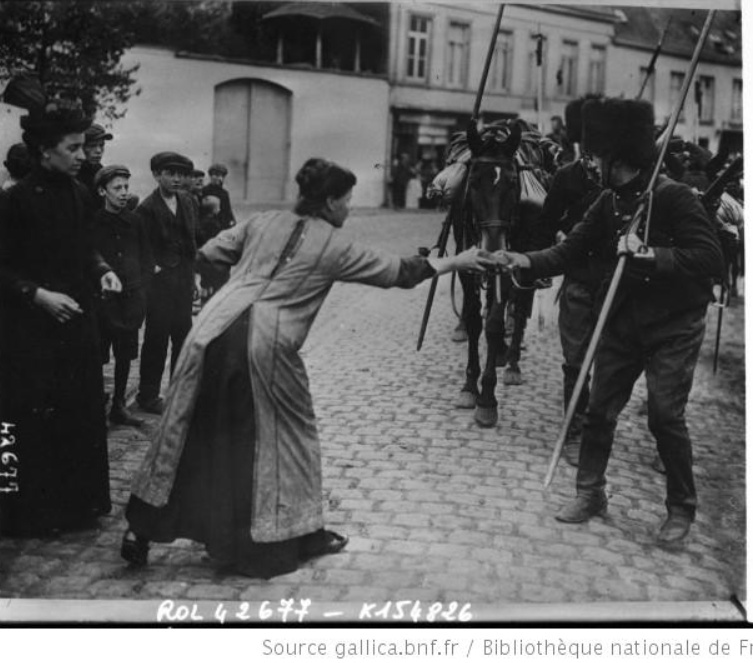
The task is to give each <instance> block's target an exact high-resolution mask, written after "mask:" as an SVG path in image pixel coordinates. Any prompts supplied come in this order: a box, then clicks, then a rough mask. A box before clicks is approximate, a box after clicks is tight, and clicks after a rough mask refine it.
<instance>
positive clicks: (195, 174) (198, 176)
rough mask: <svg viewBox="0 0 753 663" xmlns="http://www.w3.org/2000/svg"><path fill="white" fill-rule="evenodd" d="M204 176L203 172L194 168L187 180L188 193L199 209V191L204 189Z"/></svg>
mask: <svg viewBox="0 0 753 663" xmlns="http://www.w3.org/2000/svg"><path fill="white" fill-rule="evenodd" d="M205 176H206V173H205V172H204V171H203V170H199V169H198V168H194V169H193V170H192V171H191V176H190V180H189V183H190V186H189V187H188V192H189V193H190V194H191V195H192V196H193V198H194V200H195V201H196V204H197V205H199V207H201V190H202V189H203V188H204V177H205Z"/></svg>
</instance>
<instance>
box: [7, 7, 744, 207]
mask: <svg viewBox="0 0 753 663" xmlns="http://www.w3.org/2000/svg"><path fill="white" fill-rule="evenodd" d="M722 1H723V2H732V1H734V0H722ZM275 7H276V8H275V9H274V10H273V11H270V12H268V13H267V14H266V15H265V16H263V17H262V19H261V23H263V26H261V27H263V29H264V30H268V33H267V34H268V37H269V39H270V42H272V43H275V44H276V49H275V52H274V54H273V55H271V56H270V59H269V61H258V60H231V59H228V58H221V57H217V56H214V55H212V54H204V55H198V54H192V53H176V52H175V51H174V50H171V49H169V48H164V47H162V48H156V47H146V46H138V47H136V48H133V49H131V50H129V51H128V52H127V53H126V54H125V55H124V64H125V65H126V66H130V65H132V64H136V63H138V64H139V70H138V72H137V79H138V80H137V83H138V86H139V88H140V89H141V93H140V94H139V95H136V96H133V97H132V98H131V100H130V101H129V102H128V109H127V113H126V115H125V117H124V118H123V119H120V120H118V121H116V122H115V123H114V124H113V126H112V127H110V128H111V129H112V132H113V133H114V134H115V139H114V140H113V141H112V142H111V143H108V146H107V151H106V155H105V161H106V162H109V163H114V162H122V163H125V164H126V165H128V166H129V167H130V168H131V170H132V172H133V173H134V175H133V178H132V188H133V189H134V190H135V192H136V193H137V194H138V195H145V194H146V193H147V192H148V191H149V190H150V189H151V188H153V186H154V182H153V179H152V176H151V173H149V171H148V162H149V158H150V156H151V155H152V154H154V153H155V152H158V151H162V150H178V151H181V152H183V153H185V154H186V155H188V156H189V157H191V158H192V159H193V160H194V162H195V163H196V165H197V167H199V168H203V169H206V167H207V166H208V165H209V164H210V163H212V162H216V161H222V162H225V163H226V164H227V165H228V167H229V171H230V173H229V176H228V180H227V186H228V188H229V190H230V192H231V195H232V196H233V197H234V198H237V199H240V200H245V201H249V202H252V203H255V204H259V205H268V204H278V203H279V204H281V205H282V204H289V203H290V202H292V201H293V200H294V199H295V196H296V193H297V187H296V185H295V182H294V176H295V173H296V171H297V169H298V168H299V167H300V165H302V163H303V162H304V161H305V160H306V159H307V158H309V157H312V156H321V157H325V158H329V159H332V160H335V161H338V162H340V163H342V164H344V165H346V166H348V167H350V168H351V169H352V170H353V171H354V172H355V174H356V176H357V177H358V186H357V187H356V190H355V191H354V197H353V203H354V205H356V206H360V207H377V206H380V205H383V204H385V203H386V202H388V200H389V186H388V184H389V179H390V170H391V166H392V165H393V164H394V163H395V162H396V161H397V159H398V157H399V156H400V155H401V154H406V155H407V156H408V159H409V161H410V162H411V163H412V164H413V165H414V166H415V167H416V169H417V171H418V172H419V173H420V174H421V177H422V179H423V180H424V183H425V182H427V181H429V180H430V179H431V177H432V175H433V174H434V173H435V172H437V171H438V170H439V169H440V168H441V167H442V166H443V165H444V157H445V151H446V148H447V146H448V144H449V141H450V138H451V136H452V134H453V133H454V132H455V131H458V130H464V129H465V128H466V126H467V124H468V121H469V119H470V117H471V114H472V111H473V108H474V103H475V101H476V95H477V90H478V87H479V82H480V79H481V75H482V71H483V68H484V64H485V60H486V55H487V51H488V48H489V44H490V42H491V40H492V37H493V31H494V27H495V19H496V14H497V10H498V5H496V4H492V3H489V2H483V1H482V2H462V3H461V2H455V3H452V4H450V3H446V2H390V3H350V5H346V4H333V3H315V4H313V5H308V6H307V5H306V4H305V3H285V4H281V5H280V6H279V7H277V6H275ZM356 8H357V9H356ZM704 17H705V12H692V11H690V10H674V9H673V10H669V9H660V8H645V7H644V8H640V7H623V8H621V9H616V8H613V7H605V6H603V5H594V6H585V5H584V6H581V5H569V6H564V5H563V6H557V5H545V4H520V5H506V6H505V9H504V14H503V17H502V21H501V25H500V29H499V32H498V34H497V35H496V38H495V46H494V52H493V57H492V59H491V61H490V67H489V76H488V80H487V84H486V89H485V93H484V96H483V99H482V100H481V104H480V116H481V118H482V120H483V121H486V122H488V121H492V120H496V119H501V118H522V119H523V120H526V121H528V122H531V123H533V124H535V125H538V126H539V128H540V129H541V130H542V132H544V133H547V132H549V131H550V128H551V126H552V120H553V118H554V117H555V116H560V117H562V116H564V109H565V107H566V105H567V103H568V102H569V101H571V100H573V99H575V98H577V97H579V96H582V95H584V94H586V93H598V94H606V95H609V96H621V95H622V96H625V97H635V96H636V95H637V94H638V92H639V90H640V89H641V86H642V85H643V81H644V78H645V73H646V68H647V66H648V64H649V61H650V60H651V55H652V52H653V50H654V48H655V46H656V44H657V42H658V41H659V39H660V38H661V35H662V32H663V30H664V28H665V27H666V26H667V25H668V24H669V29H668V30H667V32H666V34H665V40H664V44H663V51H662V54H661V55H660V56H659V59H658V61H657V63H656V73H655V74H654V75H653V76H652V77H651V78H650V79H648V81H647V83H646V85H645V89H644V91H643V98H646V99H649V100H650V101H652V102H653V103H654V105H655V109H656V116H657V122H661V121H663V120H664V119H666V118H667V117H668V116H669V114H670V112H671V109H672V107H673V106H674V103H675V100H676V99H677V95H678V94H679V92H680V89H681V87H682V83H683V77H684V72H685V71H686V69H687V66H688V62H689V60H690V56H691V54H692V51H693V47H694V45H695V42H696V40H697V36H698V34H699V28H700V26H701V25H702V23H703V19H704ZM670 18H671V21H670ZM260 29H261V28H260ZM741 32H742V30H741V25H740V12H739V11H735V12H730V11H720V12H717V17H716V19H715V22H714V26H713V28H712V31H711V34H710V36H709V40H708V42H707V47H706V49H705V50H704V52H703V56H702V58H701V61H700V63H699V66H698V71H697V74H696V80H695V81H694V82H693V83H694V84H693V86H692V90H691V93H690V94H689V96H688V99H687V100H686V103H685V106H684V109H685V110H684V113H683V115H682V117H681V120H680V122H679V124H678V127H677V131H676V133H677V134H678V135H680V136H682V137H683V138H685V139H686V140H694V141H697V142H699V143H700V144H703V145H706V146H708V147H709V149H711V150H712V151H716V150H717V149H719V148H720V146H723V147H725V148H729V149H732V150H734V151H736V150H741V149H742V84H743V75H742V56H741V37H742V35H741ZM18 115H19V112H18V111H17V109H13V108H12V107H10V106H7V105H5V104H0V129H2V131H1V132H0V133H1V136H2V137H1V138H0V150H2V153H3V154H5V152H6V151H7V148H8V147H9V146H10V144H12V143H13V142H16V141H18V140H19V139H20V130H19V128H18Z"/></svg>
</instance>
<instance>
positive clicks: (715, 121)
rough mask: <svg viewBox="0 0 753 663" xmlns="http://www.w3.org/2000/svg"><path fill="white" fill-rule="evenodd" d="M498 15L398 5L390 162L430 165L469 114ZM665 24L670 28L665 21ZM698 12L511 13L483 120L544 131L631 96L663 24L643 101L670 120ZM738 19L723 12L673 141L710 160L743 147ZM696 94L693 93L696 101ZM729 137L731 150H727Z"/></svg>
mask: <svg viewBox="0 0 753 663" xmlns="http://www.w3.org/2000/svg"><path fill="white" fill-rule="evenodd" d="M496 14H497V6H496V5H493V4H489V3H483V2H479V3H463V4H460V3H457V4H454V5H448V4H446V3H439V2H436V3H435V2H427V3H395V4H394V5H392V11H391V14H390V35H391V43H390V50H389V53H390V61H389V76H390V111H391V116H390V120H391V134H392V148H391V154H392V157H393V158H395V157H396V156H397V155H398V154H401V153H406V154H408V155H409V156H410V157H411V159H412V160H413V162H414V163H416V164H420V163H422V162H425V161H427V160H432V161H433V160H437V161H439V162H440V163H439V164H438V165H441V156H442V154H443V153H444V150H445V148H446V146H447V144H448V142H449V139H450V137H451V134H452V133H453V132H454V131H456V130H462V129H465V127H466V125H467V123H468V121H469V119H470V117H471V114H472V110H473V108H474V103H475V100H476V95H477V90H478V87H479V83H480V80H481V76H482V72H483V68H484V64H485V60H486V56H487V51H488V48H489V43H490V41H491V40H492V33H493V30H494V27H495V22H496ZM670 17H671V19H672V20H671V21H670ZM704 18H705V12H692V11H690V10H670V9H648V8H635V7H625V8H622V9H617V8H612V7H609V8H607V7H604V6H592V7H591V6H554V5H507V6H505V9H504V13H503V17H502V21H501V24H500V30H499V32H498V34H497V38H496V42H495V47H494V52H493V56H492V59H491V62H490V67H489V75H488V79H487V83H486V88H485V92H484V96H483V99H482V102H481V106H480V115H481V118H482V119H483V120H484V121H490V120H495V119H500V118H521V119H523V120H526V121H528V122H531V123H533V124H535V125H537V126H538V127H539V128H540V130H541V131H542V132H543V133H547V132H549V131H550V128H551V126H552V119H553V117H555V116H560V117H563V116H564V110H565V106H566V105H567V103H568V102H570V101H572V100H573V99H575V98H577V97H579V96H582V95H584V94H589V93H592V94H604V95H608V96H625V97H636V96H637V95H638V93H639V91H640V90H641V87H642V86H643V79H644V78H646V72H647V68H648V65H649V62H650V60H651V56H652V53H653V51H654V49H655V47H656V45H657V43H658V42H659V40H660V39H661V34H662V32H663V29H664V27H665V25H667V23H669V30H668V31H667V34H665V39H664V43H663V50H662V53H661V54H660V56H659V58H658V60H657V62H656V66H655V74H654V75H653V76H651V77H650V79H649V80H648V82H647V84H646V85H645V89H644V90H643V94H642V97H643V98H644V99H648V100H650V101H652V102H653V103H654V105H655V110H656V117H657V122H662V121H664V120H665V119H668V117H669V115H670V113H671V110H672V108H673V106H674V105H675V102H676V100H677V98H678V95H679V92H680V90H681V87H682V82H683V78H684V75H685V71H686V69H687V67H688V63H689V61H690V58H691V55H692V52H693V48H694V46H695V41H696V39H697V37H698V35H699V34H700V29H699V28H700V26H701V24H702V22H703V20H704ZM741 32H742V31H741V26H740V15H739V12H718V13H717V15H716V18H715V21H714V24H713V26H712V30H711V33H710V35H709V39H708V41H707V46H706V48H705V49H704V51H703V53H702V57H701V61H700V62H699V66H698V70H697V73H696V79H695V81H694V85H693V86H692V88H691V92H690V93H689V95H688V98H687V99H686V102H685V106H684V109H685V110H684V113H683V114H682V115H681V119H680V122H679V123H678V127H677V131H676V135H679V136H681V137H682V138H684V139H686V140H693V141H696V142H699V143H700V144H701V145H705V146H706V147H708V148H709V149H711V150H716V149H718V148H719V147H720V144H721V143H722V142H725V141H727V142H731V144H732V146H733V149H741V148H742V142H741V131H742V81H743V76H742V54H741V36H742V35H741ZM696 86H697V92H696ZM728 139H729V140H728Z"/></svg>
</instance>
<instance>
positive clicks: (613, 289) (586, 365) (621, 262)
mask: <svg viewBox="0 0 753 663" xmlns="http://www.w3.org/2000/svg"><path fill="white" fill-rule="evenodd" d="M715 13H716V12H715V10H713V9H712V10H710V11H709V13H708V14H707V16H706V22H705V23H704V25H703V29H702V30H701V34H700V36H699V37H698V43H697V44H696V48H695V52H694V53H693V57H692V59H691V61H690V65H689V66H688V73H687V74H686V76H685V80H684V82H683V86H682V90H681V92H680V97H679V99H678V100H677V106H675V109H674V111H673V112H672V116H671V118H670V121H669V125H668V127H667V132H666V134H665V135H664V140H663V141H662V147H661V150H660V152H659V156H658V158H657V160H656V164H655V166H654V171H653V173H652V174H651V179H650V180H649V183H648V185H647V186H646V193H647V194H648V195H645V194H644V196H643V198H642V199H641V202H640V204H639V205H638V208H637V209H636V211H635V213H634V215H633V218H632V219H631V220H630V224H629V226H628V229H627V233H631V232H635V231H636V229H637V228H638V226H639V224H640V222H641V219H642V218H643V215H644V213H645V212H646V211H647V212H648V215H647V217H646V232H645V233H644V238H643V242H644V244H646V243H647V240H648V226H649V219H650V212H651V210H650V207H651V193H652V192H653V188H654V185H655V184H656V179H657V178H658V176H659V172H660V170H661V166H662V162H663V161H664V155H665V154H666V152H667V147H668V146H669V140H670V138H671V136H672V134H673V133H674V130H675V126H676V125H677V120H678V118H679V116H680V112H681V111H682V107H683V105H684V104H685V98H686V96H687V94H688V89H689V88H690V81H691V80H692V78H693V74H694V73H695V70H696V67H697V66H698V60H699V58H700V56H701V49H702V48H703V45H704V43H705V41H706V37H707V36H708V33H709V31H710V30H711V23H712V22H713V20H714V15H715ZM626 261H627V255H626V254H623V255H621V256H619V258H618V260H617V266H616V267H615V270H614V274H613V276H612V280H611V282H610V284H609V289H608V291H607V295H606V297H605V298H604V304H603V305H602V307H601V311H600V312H599V317H598V319H597V321H596V326H595V327H594V331H593V334H592V336H591V341H590V342H589V344H588V349H587V350H586V356H585V358H584V359H583V364H582V365H581V368H580V373H578V379H577V380H576V382H575V387H574V389H573V393H572V395H571V396H570V402H569V403H568V404H567V411H566V412H565V418H564V420H563V422H562V427H561V428H560V433H559V436H558V437H557V442H556V443H555V446H554V451H553V452H552V460H551V462H550V464H549V469H548V470H547V473H546V477H545V478H544V488H547V487H548V486H549V484H550V483H551V482H552V479H553V478H554V472H555V470H556V469H557V463H558V462H559V459H560V456H561V455H562V449H563V448H564V446H565V439H566V438H567V431H568V429H569V428H570V423H571V422H572V420H573V416H574V414H575V407H576V405H577V403H578V399H579V398H580V395H581V392H582V391H583V385H584V384H585V382H586V376H587V375H588V372H589V371H590V370H591V364H593V360H594V356H595V354H596V348H597V347H598V345H599V341H600V340H601V334H602V332H603V331H604V325H605V324H606V321H607V317H608V316H609V310H610V309H611V307H612V303H613V302H614V297H615V295H616V293H617V287H618V286H619V284H620V280H621V279H622V274H623V272H624V271H625V263H626Z"/></svg>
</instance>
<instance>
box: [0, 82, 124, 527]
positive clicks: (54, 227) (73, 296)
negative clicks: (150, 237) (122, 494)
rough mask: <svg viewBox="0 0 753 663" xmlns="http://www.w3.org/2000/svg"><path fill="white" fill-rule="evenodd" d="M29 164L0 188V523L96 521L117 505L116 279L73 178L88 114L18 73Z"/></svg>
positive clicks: (14, 88)
mask: <svg viewBox="0 0 753 663" xmlns="http://www.w3.org/2000/svg"><path fill="white" fill-rule="evenodd" d="M4 100H5V101H6V102H7V103H12V104H14V105H19V106H22V107H24V108H27V109H28V110H29V114H28V115H25V116H23V117H22V118H21V127H22V129H23V130H24V134H23V140H24V142H25V143H26V145H27V146H28V147H29V152H30V155H31V158H32V161H33V165H32V170H31V172H30V173H29V174H28V175H27V176H26V177H25V178H24V179H23V180H22V181H21V182H19V183H18V184H16V185H15V186H14V187H13V188H11V189H10V190H9V191H8V193H7V194H6V195H4V196H2V197H1V198H0V207H1V209H0V422H2V424H1V425H0V429H1V431H0V433H1V437H0V442H1V443H2V444H1V446H2V451H3V454H2V465H0V467H2V470H0V534H1V535H5V536H45V535H48V534H54V533H56V532H60V531H66V530H70V529H78V528H82V527H95V526H96V524H97V521H96V518H97V517H98V516H101V515H104V514H106V513H109V511H110V508H111V503H110V490H109V486H110V484H109V468H108V458H107V428H106V423H105V414H104V410H103V408H102V402H103V398H104V387H103V380H102V364H101V362H100V360H99V336H98V333H97V323H96V316H95V306H94V301H95V296H96V294H97V292H98V291H99V290H100V289H101V290H103V291H104V292H105V293H107V292H109V291H119V290H120V282H119V280H118V278H117V276H115V274H114V273H113V271H112V270H111V268H110V266H109V265H108V264H107V263H105V262H104V260H102V257H101V256H100V255H99V254H98V253H97V252H96V251H95V250H94V248H93V246H92V244H91V242H90V234H89V232H88V229H89V225H90V222H91V212H92V210H91V201H90V199H89V195H88V193H87V192H86V189H85V187H84V186H83V185H82V184H81V183H80V182H79V181H78V180H77V179H76V174H77V173H78V171H79V169H80V167H81V164H82V163H83V161H84V152H83V143H84V131H85V130H86V128H87V127H88V126H89V124H90V120H89V119H87V118H86V117H85V116H84V115H83V113H82V112H81V110H80V108H79V107H78V106H76V105H75V104H73V103H72V102H70V101H66V100H60V101H57V100H55V101H48V100H47V99H45V95H44V92H43V91H42V89H41V85H39V82H38V81H37V80H36V79H35V78H34V77H31V76H28V75H24V76H20V77H17V78H15V79H13V80H11V82H10V83H8V86H7V88H6V90H5V92H4Z"/></svg>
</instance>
